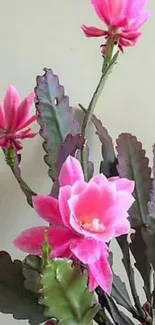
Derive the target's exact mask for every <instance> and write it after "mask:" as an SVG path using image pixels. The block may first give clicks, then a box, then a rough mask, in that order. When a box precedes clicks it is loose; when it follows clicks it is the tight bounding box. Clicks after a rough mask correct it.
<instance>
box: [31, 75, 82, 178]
mask: <svg viewBox="0 0 155 325" xmlns="http://www.w3.org/2000/svg"><path fill="white" fill-rule="evenodd" d="M44 70H45V73H44V75H42V76H38V77H37V86H36V88H35V95H36V97H35V103H36V109H37V113H38V119H37V120H38V123H39V125H40V135H41V137H42V138H43V139H44V142H43V148H44V150H45V152H46V155H45V157H44V160H45V162H46V164H47V165H48V166H49V176H50V177H51V178H52V180H53V181H54V180H55V177H56V174H57V166H56V163H57V154H58V150H59V148H60V146H61V144H62V143H63V141H64V140H65V138H66V136H67V135H68V134H70V133H71V134H77V133H78V129H79V128H78V123H77V122H76V121H75V120H74V118H73V110H72V108H71V107H70V106H69V99H68V97H67V96H65V94H64V87H63V86H61V85H60V84H59V79H58V77H57V76H56V75H54V74H53V72H52V70H51V69H44Z"/></svg>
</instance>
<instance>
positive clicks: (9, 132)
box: [0, 86, 36, 151]
mask: <svg viewBox="0 0 155 325" xmlns="http://www.w3.org/2000/svg"><path fill="white" fill-rule="evenodd" d="M33 102H34V93H33V92H32V93H31V94H29V95H28V96H27V97H26V98H25V99H24V100H22V101H21V99H20V96H19V94H18V92H17V90H16V88H15V87H13V86H10V87H8V89H7V91H6V95H5V98H4V103H3V105H0V147H2V148H4V149H9V148H10V147H12V148H14V150H16V151H18V150H21V149H22V145H21V142H20V140H21V139H25V138H33V137H34V136H35V135H36V133H34V132H32V131H31V129H30V128H28V129H25V128H26V127H27V126H29V125H30V124H31V123H32V122H34V121H35V120H36V114H34V115H33V116H29V110H30V106H31V105H32V103H33Z"/></svg>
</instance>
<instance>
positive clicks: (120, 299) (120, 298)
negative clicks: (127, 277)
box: [109, 252, 137, 317]
mask: <svg viewBox="0 0 155 325" xmlns="http://www.w3.org/2000/svg"><path fill="white" fill-rule="evenodd" d="M109 263H110V266H111V268H112V272H113V283H112V291H111V296H112V297H113V298H114V300H115V301H116V302H117V304H119V305H120V306H122V307H124V308H125V309H126V310H128V311H129V312H130V313H131V314H132V315H133V317H135V315H137V313H136V309H135V308H134V306H133V305H132V302H131V300H130V297H129V294H128V291H127V288H126V285H125V283H124V282H123V281H122V280H121V279H120V277H119V276H118V275H116V274H115V273H114V270H113V267H112V266H113V254H112V252H110V254H109Z"/></svg>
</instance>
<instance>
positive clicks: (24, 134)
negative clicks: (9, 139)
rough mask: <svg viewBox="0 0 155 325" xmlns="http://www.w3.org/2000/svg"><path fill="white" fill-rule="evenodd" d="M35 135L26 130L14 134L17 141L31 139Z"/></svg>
mask: <svg viewBox="0 0 155 325" xmlns="http://www.w3.org/2000/svg"><path fill="white" fill-rule="evenodd" d="M36 135H37V133H36V132H33V131H31V129H27V130H24V131H18V132H17V133H16V138H17V139H32V138H34V137H35V136H36Z"/></svg>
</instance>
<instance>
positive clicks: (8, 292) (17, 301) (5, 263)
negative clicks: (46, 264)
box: [0, 251, 46, 325]
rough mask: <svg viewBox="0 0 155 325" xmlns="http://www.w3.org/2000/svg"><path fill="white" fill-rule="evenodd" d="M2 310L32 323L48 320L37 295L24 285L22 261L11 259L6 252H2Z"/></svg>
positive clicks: (0, 266)
mask: <svg viewBox="0 0 155 325" xmlns="http://www.w3.org/2000/svg"><path fill="white" fill-rule="evenodd" d="M0 311H1V312H2V313H5V314H12V315H13V317H14V318H15V319H26V320H29V323H30V324H32V325H38V324H41V323H42V322H44V321H45V320H46V317H45V316H43V312H44V308H43V306H40V305H39V304H38V301H37V298H36V295H34V294H32V293H30V292H28V291H27V290H26V289H25V287H24V276H23V274H22V263H21V262H20V261H19V260H14V261H12V260H11V257H10V255H9V254H8V253H6V252H2V251H1V252H0Z"/></svg>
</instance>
